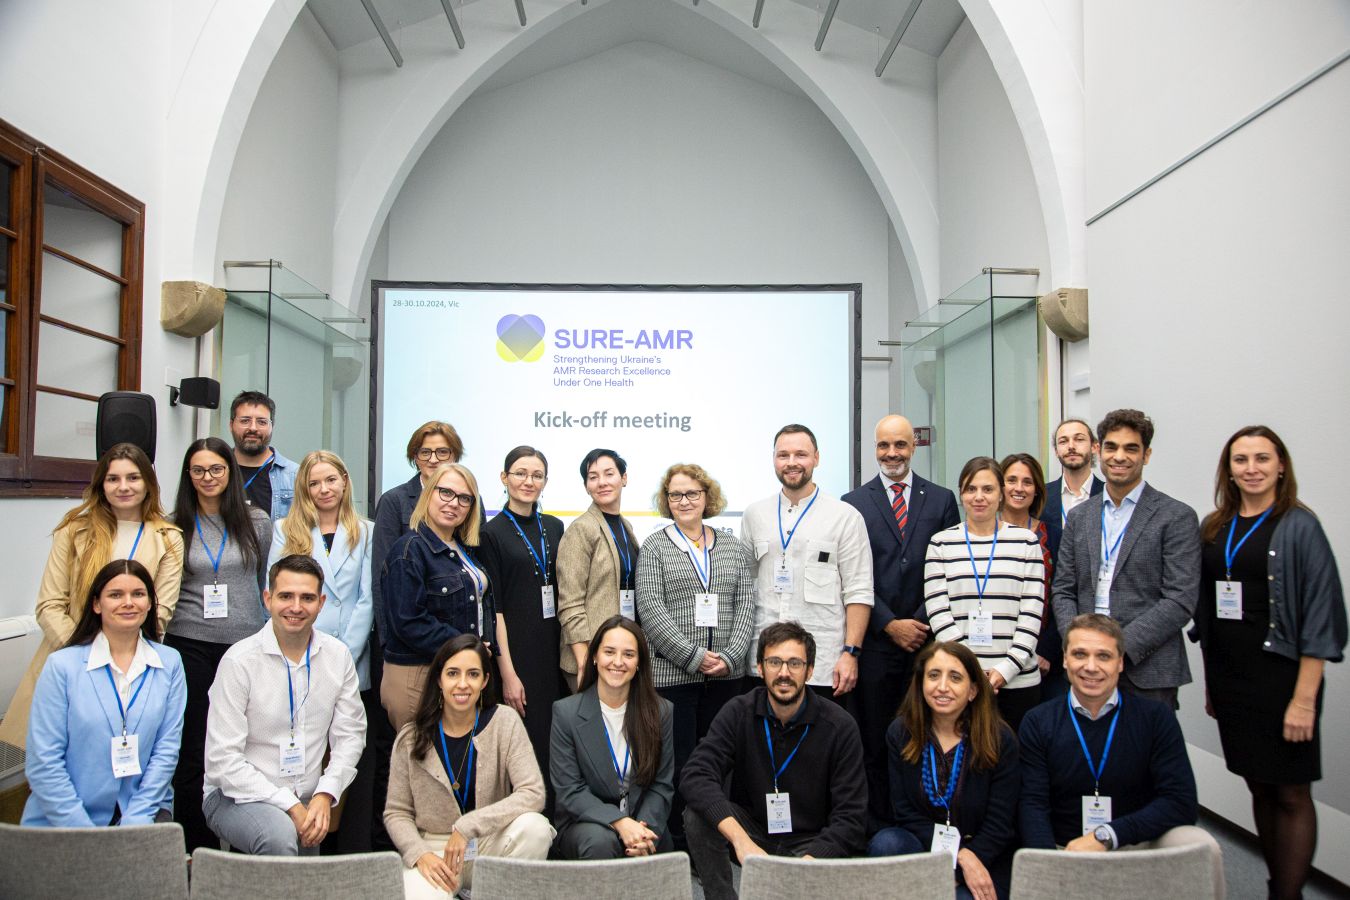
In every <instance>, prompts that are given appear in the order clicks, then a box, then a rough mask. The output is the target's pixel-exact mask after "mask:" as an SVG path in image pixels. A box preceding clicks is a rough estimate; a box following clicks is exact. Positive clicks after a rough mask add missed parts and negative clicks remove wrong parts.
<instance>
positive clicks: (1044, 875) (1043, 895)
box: [1012, 846, 1214, 900]
mask: <svg viewBox="0 0 1350 900" xmlns="http://www.w3.org/2000/svg"><path fill="white" fill-rule="evenodd" d="M1213 865H1214V864H1213V860H1212V858H1211V857H1210V851H1209V848H1208V847H1204V846H1192V847H1166V848H1164V849H1161V850H1124V851H1119V852H1115V853H1065V852H1064V851H1063V850H1018V851H1017V855H1016V856H1014V857H1013V873H1012V900H1065V898H1066V897H1081V896H1084V891H1085V890H1086V886H1087V885H1091V892H1090V893H1091V896H1092V898H1093V900H1139V898H1140V897H1166V898H1167V900H1214V868H1213Z"/></svg>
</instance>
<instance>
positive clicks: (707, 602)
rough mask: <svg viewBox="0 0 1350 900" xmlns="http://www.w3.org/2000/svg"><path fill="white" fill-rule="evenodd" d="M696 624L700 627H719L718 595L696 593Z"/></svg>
mask: <svg viewBox="0 0 1350 900" xmlns="http://www.w3.org/2000/svg"><path fill="white" fill-rule="evenodd" d="M694 624H695V625H697V626H698V627H699V628H716V627H717V595H716V594H695V595H694Z"/></svg>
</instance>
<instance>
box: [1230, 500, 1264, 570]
mask: <svg viewBox="0 0 1350 900" xmlns="http://www.w3.org/2000/svg"><path fill="white" fill-rule="evenodd" d="M1274 510H1275V507H1274V506H1271V507H1269V508H1267V509H1266V511H1265V512H1263V513H1261V518H1259V519H1257V520H1256V522H1255V523H1253V525H1252V527H1251V528H1248V529H1247V533H1246V534H1244V535H1243V536H1242V540H1240V541H1238V542H1237V546H1236V547H1234V546H1233V532H1234V531H1236V530H1237V516H1233V521H1231V522H1229V523H1228V542H1227V543H1225V544H1224V546H1223V565H1224V577H1225V578H1227V579H1228V580H1229V581H1232V580H1233V560H1235V559H1237V554H1238V551H1239V550H1241V549H1242V545H1243V544H1245V543H1247V538H1249V537H1251V536H1252V532H1253V531H1255V530H1256V529H1258V528H1260V527H1261V523H1262V522H1264V521H1265V520H1266V518H1267V517H1268V516H1269V515H1270V514H1271V513H1272V512H1274Z"/></svg>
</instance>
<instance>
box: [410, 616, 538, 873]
mask: <svg viewBox="0 0 1350 900" xmlns="http://www.w3.org/2000/svg"><path fill="white" fill-rule="evenodd" d="M489 662H490V658H489V655H488V650H487V646H486V645H485V644H484V643H483V642H482V641H481V640H480V639H479V638H478V636H477V635H473V634H462V635H459V636H458V637H453V638H451V639H450V640H448V641H446V642H445V644H444V646H442V647H441V649H440V651H439V652H438V653H437V654H436V657H435V659H433V660H432V663H431V666H430V668H429V669H428V671H427V680H426V684H425V685H424V687H423V689H422V698H421V702H420V704H419V706H418V709H417V716H416V718H414V719H413V721H411V722H409V723H408V724H407V725H405V726H403V729H402V730H401V731H399V733H398V737H397V738H395V740H394V756H393V759H392V760H391V761H390V766H389V795H388V801H387V802H386V804H385V808H384V824H385V828H386V829H387V830H388V831H389V837H390V839H392V840H393V842H394V846H395V847H397V848H398V851H399V853H401V854H402V855H403V863H404V865H406V866H408V869H407V871H405V872H404V873H403V888H404V892H405V895H406V896H407V897H408V900H422V898H426V900H443V898H447V897H452V896H454V894H455V893H456V892H457V891H465V892H466V894H467V889H468V888H469V887H470V885H471V881H472V877H473V866H472V862H473V860H474V858H476V857H478V856H503V857H511V858H514V859H545V858H546V857H547V856H548V848H549V845H550V844H552V842H553V828H552V827H551V826H550V825H549V824H548V820H547V819H545V818H544V817H543V816H542V815H540V812H539V811H540V810H542V809H543V808H544V776H543V775H542V774H541V773H540V771H539V764H538V763H537V762H535V759H534V750H533V749H532V748H531V747H530V738H529V736H528V735H527V734H526V733H525V725H524V723H523V722H521V721H520V716H518V715H516V713H515V710H513V709H511V708H510V707H508V706H499V705H498V704H497V703H496V701H495V700H489V699H486V698H485V697H484V696H483V694H484V690H485V689H486V688H487V686H488V677H489V675H488V673H489V671H490V665H489Z"/></svg>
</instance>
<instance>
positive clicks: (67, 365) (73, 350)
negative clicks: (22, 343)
mask: <svg viewBox="0 0 1350 900" xmlns="http://www.w3.org/2000/svg"><path fill="white" fill-rule="evenodd" d="M118 349H119V348H118V346H117V344H110V343H108V342H107V341H100V340H98V339H97V338H91V337H85V336H84V335H82V334H78V333H76V332H74V331H68V330H66V329H65V328H61V327H60V326H57V325H49V324H47V323H46V322H43V323H42V324H41V325H39V326H38V374H37V378H38V384H39V385H42V386H44V387H57V388H65V389H66V390H68V391H79V392H80V393H82V394H93V395H94V396H95V397H97V396H98V395H100V394H103V393H105V392H107V391H115V390H117V351H118Z"/></svg>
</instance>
